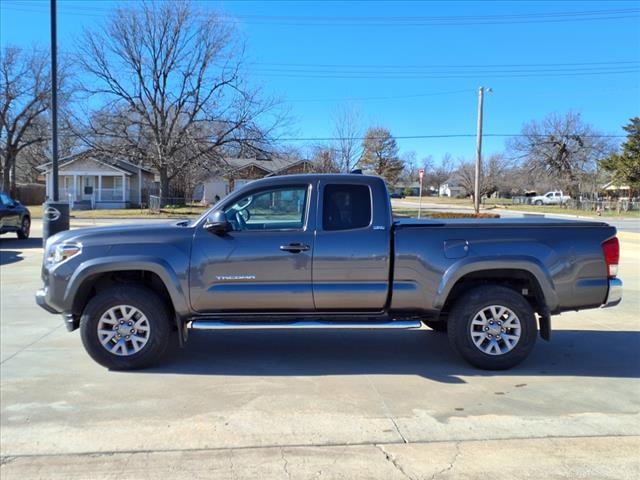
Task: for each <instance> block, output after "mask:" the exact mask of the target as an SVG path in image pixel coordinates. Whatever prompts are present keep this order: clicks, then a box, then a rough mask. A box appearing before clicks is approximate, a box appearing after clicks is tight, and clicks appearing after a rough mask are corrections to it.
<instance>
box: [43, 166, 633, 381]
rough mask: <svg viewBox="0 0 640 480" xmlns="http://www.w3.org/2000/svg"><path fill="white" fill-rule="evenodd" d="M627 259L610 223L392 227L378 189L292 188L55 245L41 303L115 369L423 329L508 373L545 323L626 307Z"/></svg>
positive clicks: (78, 235)
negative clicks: (260, 346) (346, 335)
mask: <svg viewBox="0 0 640 480" xmlns="http://www.w3.org/2000/svg"><path fill="white" fill-rule="evenodd" d="M618 258H619V244H618V239H617V238H616V230H615V228H613V227H611V226H609V225H607V224H605V223H601V222H581V221H569V220H554V219H545V218H542V219H535V220H531V219H526V218H525V219H464V220H447V221H444V220H412V219H406V220H395V221H394V219H393V216H392V211H391V205H390V200H389V193H388V191H387V188H386V185H385V183H384V181H383V180H381V179H380V178H377V177H373V176H366V175H357V174H343V175H334V174H317V175H291V176H283V177H271V178H266V179H262V180H256V181H253V182H251V183H249V184H247V185H245V186H244V187H243V188H241V189H239V190H237V191H235V192H233V193H232V194H230V195H229V196H227V197H226V198H224V199H223V200H221V201H220V202H219V203H218V204H216V205H215V206H214V207H213V208H212V209H211V210H209V211H208V212H206V213H205V214H204V215H202V216H201V217H200V218H199V219H197V220H185V221H171V222H167V223H163V224H151V225H149V224H147V225H130V226H114V227H106V228H87V229H79V230H71V231H67V232H62V233H59V234H57V235H54V236H52V237H51V238H49V239H48V240H47V242H46V246H45V254H44V262H43V268H42V280H43V283H44V285H43V287H42V288H41V289H40V290H39V291H38V292H37V294H36V300H37V302H38V304H39V305H41V306H42V307H43V308H44V309H46V310H47V311H49V312H51V313H58V314H62V315H63V318H64V321H65V323H66V326H67V328H68V329H69V330H70V331H72V330H75V329H78V328H79V329H80V336H81V339H82V343H83V345H84V347H85V349H86V350H87V352H88V353H89V355H90V356H91V357H92V358H93V359H94V360H95V361H97V362H98V363H100V364H101V365H103V366H105V367H108V368H111V369H134V368H142V367H145V366H148V365H151V364H152V363H155V362H157V361H158V360H159V359H160V358H161V357H162V355H163V353H164V352H165V350H166V349H167V346H168V344H169V342H170V341H171V338H175V340H174V341H177V342H179V343H180V345H184V344H185V343H186V342H187V339H188V334H189V331H190V330H224V329H285V328H286V329H290V328H298V329H317V328H327V329H337V328H344V329H363V330H366V329H413V328H415V329H417V328H420V327H421V326H423V325H426V326H428V327H430V328H432V329H433V330H436V331H438V332H445V331H446V332H447V335H448V338H449V342H450V344H451V347H452V348H453V349H454V350H455V351H456V352H458V353H459V354H460V355H461V356H462V357H463V358H464V359H465V360H467V361H468V362H469V363H471V364H473V365H475V366H476V367H479V368H483V369H506V368H510V367H512V366H514V365H516V364H518V363H520V362H521V361H522V360H524V359H525V358H526V357H527V355H528V354H529V353H530V352H531V350H532V349H533V347H534V344H535V342H536V338H537V336H538V332H539V333H540V336H541V337H542V338H544V339H546V340H548V339H549V338H550V334H551V320H550V318H551V316H552V315H555V314H559V313H561V312H564V311H569V310H581V309H587V308H599V307H609V306H613V305H616V304H618V303H619V302H620V301H621V297H622V282H621V281H620V280H619V279H618V278H617V277H616V273H617V266H618Z"/></svg>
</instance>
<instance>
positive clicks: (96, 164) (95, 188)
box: [38, 151, 156, 210]
mask: <svg viewBox="0 0 640 480" xmlns="http://www.w3.org/2000/svg"><path fill="white" fill-rule="evenodd" d="M38 170H40V172H42V174H43V175H44V176H45V185H46V195H47V198H53V177H52V175H51V171H52V166H51V162H49V163H46V164H44V165H41V166H39V167H38ZM58 178H59V180H58V182H59V183H58V193H59V198H60V200H62V201H66V200H68V201H69V203H70V205H71V208H74V209H78V210H80V209H94V208H96V209H100V208H128V207H131V206H139V205H141V204H142V203H143V202H144V200H145V198H146V195H145V193H146V192H148V191H149V190H150V189H153V188H155V186H156V182H155V174H154V172H153V171H152V170H151V169H149V168H147V167H143V166H140V165H134V164H133V163H130V162H128V161H126V160H123V159H114V158H111V157H109V156H107V155H105V154H101V153H96V152H93V151H85V152H82V153H79V154H76V155H72V156H69V157H66V158H63V159H61V160H60V163H59V165H58Z"/></svg>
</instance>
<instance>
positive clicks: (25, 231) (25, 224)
mask: <svg viewBox="0 0 640 480" xmlns="http://www.w3.org/2000/svg"><path fill="white" fill-rule="evenodd" d="M29 233H31V219H30V218H29V217H24V218H23V219H22V223H21V224H20V229H19V230H18V231H17V232H16V235H18V238H19V239H20V240H26V239H27V238H29Z"/></svg>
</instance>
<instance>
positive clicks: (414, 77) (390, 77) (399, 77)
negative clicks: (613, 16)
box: [252, 68, 640, 80]
mask: <svg viewBox="0 0 640 480" xmlns="http://www.w3.org/2000/svg"><path fill="white" fill-rule="evenodd" d="M252 73H253V74H255V75H256V76H260V77H272V78H310V79H314V78H315V79H366V80H424V79H455V78H478V76H479V75H482V76H483V77H485V78H535V77H575V76H593V75H619V74H629V73H640V69H638V68H632V69H631V68H630V69H626V70H623V69H620V70H602V71H596V72H566V73H535V72H530V73H522V74H511V73H508V72H506V73H505V72H497V73H491V72H480V73H474V74H449V75H411V76H407V75H384V74H380V75H337V74H323V73H321V72H318V73H317V74H295V73H293V74H291V73H269V72H267V73H262V72H260V71H254V72H252Z"/></svg>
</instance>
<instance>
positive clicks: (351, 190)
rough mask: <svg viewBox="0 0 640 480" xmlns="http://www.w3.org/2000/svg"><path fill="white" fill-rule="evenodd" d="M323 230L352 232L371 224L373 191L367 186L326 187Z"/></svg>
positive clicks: (336, 185)
mask: <svg viewBox="0 0 640 480" xmlns="http://www.w3.org/2000/svg"><path fill="white" fill-rule="evenodd" d="M323 205H324V208H323V209H322V210H323V214H322V228H323V229H324V230H351V229H354V228H364V227H367V226H369V225H370V224H371V191H370V190H369V187H368V186H366V185H342V184H335V185H326V186H325V187H324V199H323Z"/></svg>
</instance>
